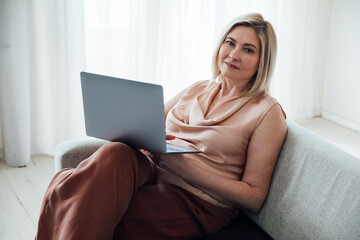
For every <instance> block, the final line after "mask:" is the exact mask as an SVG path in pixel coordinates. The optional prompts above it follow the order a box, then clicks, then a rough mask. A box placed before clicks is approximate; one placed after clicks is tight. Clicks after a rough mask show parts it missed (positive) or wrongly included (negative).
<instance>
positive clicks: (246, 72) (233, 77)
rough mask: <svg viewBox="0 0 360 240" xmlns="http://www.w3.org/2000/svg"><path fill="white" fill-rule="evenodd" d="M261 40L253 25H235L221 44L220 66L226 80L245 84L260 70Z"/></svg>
mask: <svg viewBox="0 0 360 240" xmlns="http://www.w3.org/2000/svg"><path fill="white" fill-rule="evenodd" d="M260 51H261V49H260V41H259V39H258V37H257V36H256V33H255V31H254V30H253V29H252V28H251V27H246V26H238V27H235V28H234V29H233V30H231V32H230V33H229V34H228V35H227V37H226V38H225V40H224V42H223V43H222V45H221V46H220V49H219V56H218V67H219V70H220V72H221V74H222V76H223V78H224V79H225V80H230V81H232V82H233V83H235V84H237V85H241V86H245V85H246V84H247V83H248V81H250V79H251V78H252V77H253V76H254V74H255V73H256V72H257V70H258V66H259V60H260Z"/></svg>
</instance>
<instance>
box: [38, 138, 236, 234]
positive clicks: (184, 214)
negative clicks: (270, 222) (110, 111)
mask: <svg viewBox="0 0 360 240" xmlns="http://www.w3.org/2000/svg"><path fill="white" fill-rule="evenodd" d="M234 218H235V213H234V212H233V211H230V210H227V209H224V208H220V207H217V206H214V205H212V204H210V203H208V202H206V201H204V200H202V199H200V198H199V197H197V196H195V195H193V194H191V193H189V192H187V191H185V190H183V189H181V188H179V187H177V186H174V185H171V184H167V183H157V182H156V174H155V171H154V168H153V166H152V164H151V163H150V161H149V160H148V159H147V158H146V157H145V156H144V155H143V154H142V153H140V152H139V151H137V150H134V149H132V148H130V147H128V146H127V145H125V144H122V143H109V144H106V145H104V146H103V147H101V148H100V149H99V150H98V151H97V152H96V153H94V154H93V155H92V156H91V157H90V158H88V159H86V160H84V161H82V162H81V163H80V164H79V166H78V167H77V168H76V169H64V170H62V171H60V172H58V173H57V174H56V175H55V176H54V178H53V179H52V181H51V183H50V185H49V187H48V189H47V190H46V193H45V196H44V200H43V203H42V207H41V212H40V218H39V223H38V231H37V235H36V238H35V239H38V240H42V239H47V240H49V239H66V240H70V239H76V240H81V239H87V240H89V239H142V240H144V239H193V238H198V237H202V236H204V235H208V234H211V233H214V232H216V231H218V230H220V229H221V228H223V227H224V226H226V225H228V224H229V223H230V222H231V220H232V219H234Z"/></svg>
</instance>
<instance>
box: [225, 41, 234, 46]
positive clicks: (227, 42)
mask: <svg viewBox="0 0 360 240" xmlns="http://www.w3.org/2000/svg"><path fill="white" fill-rule="evenodd" d="M226 44H227V45H229V46H234V45H235V44H234V43H233V42H232V41H226Z"/></svg>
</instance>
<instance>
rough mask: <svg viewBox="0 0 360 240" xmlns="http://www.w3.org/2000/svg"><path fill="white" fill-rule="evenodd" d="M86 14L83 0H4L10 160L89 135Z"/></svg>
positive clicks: (4, 112) (1, 75) (5, 126)
mask: <svg viewBox="0 0 360 240" xmlns="http://www.w3.org/2000/svg"><path fill="white" fill-rule="evenodd" d="M82 15H83V5H82V1H70V0H69V1H60V0H59V1H54V0H52V1H48V0H34V1H26V0H4V1H0V18H1V19H0V31H1V38H0V39H1V40H0V41H1V43H0V51H1V57H0V59H1V60H0V61H1V65H0V80H1V89H0V94H1V100H0V101H1V105H0V106H1V107H0V109H1V111H0V116H1V132H2V142H1V146H0V148H1V149H2V150H3V157H4V160H5V162H6V163H8V164H10V165H13V166H22V165H26V164H27V163H28V162H29V160H30V156H31V155H34V154H39V153H41V154H53V152H54V146H55V144H56V143H58V142H60V141H64V140H67V139H72V138H77V137H80V136H84V134H83V132H84V131H83V121H82V112H81V106H82V105H81V94H79V91H80V85H79V72H80V70H83V69H84V67H85V52H84V51H85V48H84V27H83V26H84V24H83V17H82Z"/></svg>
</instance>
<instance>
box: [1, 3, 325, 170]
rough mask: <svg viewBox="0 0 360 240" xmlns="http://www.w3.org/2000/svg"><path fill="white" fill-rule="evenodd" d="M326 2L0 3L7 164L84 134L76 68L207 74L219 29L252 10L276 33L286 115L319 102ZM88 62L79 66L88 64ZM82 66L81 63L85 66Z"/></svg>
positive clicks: (176, 87)
mask: <svg viewBox="0 0 360 240" xmlns="http://www.w3.org/2000/svg"><path fill="white" fill-rule="evenodd" d="M331 5H332V1H331V0H330V1H329V0H316V1H313V0H303V1H296V0H291V1H289V0H272V1H268V0H172V1H169V0H151V1H149V0H83V1H80V0H79V1H71V0H66V1H61V0H51V1H48V0H34V1H25V0H4V1H0V9H1V10H0V11H1V12H0V26H1V35H2V37H1V38H0V39H1V40H0V41H1V45H0V49H1V58H0V59H1V66H0V67H1V69H0V70H1V71H0V77H1V84H2V85H1V91H0V92H1V111H0V116H1V118H0V121H1V123H2V124H1V126H2V128H0V132H2V136H3V137H2V141H0V148H2V149H4V152H5V160H6V162H8V163H10V164H12V165H24V164H26V162H27V161H28V160H29V157H30V155H32V154H37V153H45V154H52V153H53V148H54V146H55V144H56V143H59V142H61V141H63V140H66V139H74V138H79V137H84V136H85V134H84V123H83V117H82V116H83V115H82V114H83V113H82V107H81V106H82V102H81V91H80V84H79V72H80V71H81V70H87V71H90V72H94V73H100V74H105V75H112V76H118V77H125V78H130V79H135V80H139V81H146V82H154V83H158V84H162V85H163V86H164V90H165V100H166V99H169V98H170V97H171V96H173V95H175V94H176V93H177V92H178V91H180V90H181V89H183V88H185V87H186V86H188V85H189V84H191V83H193V82H195V81H197V80H201V79H209V77H210V73H211V69H210V64H211V57H212V54H213V49H214V46H215V44H216V42H217V40H218V37H219V35H220V33H221V31H222V29H223V27H224V26H225V25H226V24H227V23H228V22H229V21H230V20H231V19H233V18H234V17H237V16H239V15H241V14H244V13H248V12H259V13H261V14H263V16H264V17H265V19H267V20H269V21H271V22H272V23H273V26H274V28H275V31H276V32H277V35H278V48H279V50H278V62H277V66H276V71H275V74H274V77H273V84H272V85H271V91H272V94H273V95H274V96H275V97H276V98H278V100H279V101H280V102H281V104H282V106H283V107H284V109H285V111H286V112H287V114H288V117H289V118H291V119H294V118H304V117H312V116H314V115H316V114H319V113H320V111H321V106H322V85H323V78H324V69H325V62H326V61H325V59H326V54H325V53H326V48H327V36H328V31H329V30H328V29H329V24H328V22H329V14H330V10H331ZM85 62H86V64H85ZM85 66H86V67H85Z"/></svg>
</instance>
